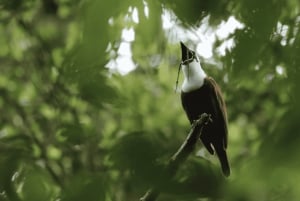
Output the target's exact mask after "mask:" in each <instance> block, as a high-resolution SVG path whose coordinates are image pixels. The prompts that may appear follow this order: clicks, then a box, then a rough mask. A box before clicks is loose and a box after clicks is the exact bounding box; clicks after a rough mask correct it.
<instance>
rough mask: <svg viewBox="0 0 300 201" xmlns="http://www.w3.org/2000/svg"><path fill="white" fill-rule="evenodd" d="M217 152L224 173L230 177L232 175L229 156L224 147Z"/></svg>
mask: <svg viewBox="0 0 300 201" xmlns="http://www.w3.org/2000/svg"><path fill="white" fill-rule="evenodd" d="M216 154H217V156H218V158H219V160H220V163H221V168H222V172H223V174H224V175H225V176H226V177H228V176H229V175H230V166H229V162H228V158H227V153H226V151H225V150H224V149H219V150H216Z"/></svg>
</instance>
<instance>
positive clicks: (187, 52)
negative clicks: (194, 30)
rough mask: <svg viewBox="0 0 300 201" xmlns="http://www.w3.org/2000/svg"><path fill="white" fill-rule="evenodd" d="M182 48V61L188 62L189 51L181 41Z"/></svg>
mask: <svg viewBox="0 0 300 201" xmlns="http://www.w3.org/2000/svg"><path fill="white" fill-rule="evenodd" d="M180 46H181V61H186V60H187V59H189V58H188V55H189V49H188V48H187V47H186V46H185V45H184V44H183V42H181V41H180Z"/></svg>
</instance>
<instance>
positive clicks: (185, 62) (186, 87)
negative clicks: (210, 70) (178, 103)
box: [180, 42, 206, 92]
mask: <svg viewBox="0 0 300 201" xmlns="http://www.w3.org/2000/svg"><path fill="white" fill-rule="evenodd" d="M180 45H181V54H182V59H181V67H182V71H183V74H184V81H183V84H182V87H181V89H182V91H184V92H189V91H193V90H196V89H198V88H199V87H201V86H202V85H203V83H204V78H205V77H206V74H205V72H204V71H203V69H202V68H201V65H200V61H199V58H198V57H197V55H196V53H195V52H194V51H192V50H190V49H188V48H187V47H186V46H185V45H184V44H183V43H182V42H180Z"/></svg>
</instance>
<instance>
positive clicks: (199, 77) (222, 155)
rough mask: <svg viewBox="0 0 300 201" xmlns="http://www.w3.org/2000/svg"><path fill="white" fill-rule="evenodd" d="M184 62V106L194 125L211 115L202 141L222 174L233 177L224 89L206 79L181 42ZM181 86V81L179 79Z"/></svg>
mask: <svg viewBox="0 0 300 201" xmlns="http://www.w3.org/2000/svg"><path fill="white" fill-rule="evenodd" d="M180 45H181V53H182V59H181V63H180V65H179V70H178V76H179V73H180V69H182V71H183V75H184V80H183V83H182V85H181V103H182V107H183V109H184V111H185V113H186V115H187V117H188V119H189V121H190V124H192V123H193V122H194V121H195V120H197V119H199V117H200V115H201V114H202V113H207V114H210V115H211V118H212V122H210V123H208V124H207V125H206V126H205V127H204V128H203V130H202V133H201V135H200V139H201V141H202V144H203V145H204V147H205V148H206V149H207V151H208V152H209V153H210V154H214V153H216V155H217V157H218V159H219V161H220V164H221V169H222V172H223V175H225V176H226V177H228V176H229V175H230V165H229V162H228V157H227V153H226V149H227V145H228V128H227V127H228V126H227V111H226V105H225V101H224V99H223V96H222V92H221V89H220V87H219V85H218V84H217V83H216V81H215V80H214V79H213V78H212V77H210V76H207V75H206V73H205V72H204V70H203V69H202V67H201V64H200V61H199V58H198V56H197V55H196V53H195V52H194V51H192V50H190V49H189V48H188V47H186V46H185V44H184V43H183V42H180ZM177 83H178V78H177Z"/></svg>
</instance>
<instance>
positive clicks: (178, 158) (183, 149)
mask: <svg viewBox="0 0 300 201" xmlns="http://www.w3.org/2000/svg"><path fill="white" fill-rule="evenodd" d="M211 121H212V119H211V115H210V114H206V113H203V114H201V116H200V117H199V119H197V120H195V121H194V122H193V124H192V127H191V130H190V132H189V133H188V135H187V137H186V139H185V141H184V142H183V143H182V145H181V146H180V148H179V149H178V150H177V152H176V153H175V154H174V155H173V156H172V157H171V159H170V161H169V163H168V165H167V167H166V168H167V171H168V173H169V174H170V176H174V175H175V173H176V172H177V170H178V168H179V167H180V165H181V164H182V163H183V162H184V161H185V160H186V159H187V158H188V156H189V155H190V154H191V153H192V152H193V151H194V149H195V145H196V143H197V141H198V139H199V138H200V135H201V132H202V129H203V128H204V126H206V125H207V124H208V123H209V122H211ZM158 196H159V190H158V189H155V188H152V189H149V190H148V191H147V192H146V193H145V195H144V196H143V197H141V198H140V201H155V200H156V199H157V197H158Z"/></svg>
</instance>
